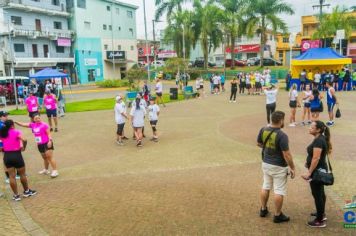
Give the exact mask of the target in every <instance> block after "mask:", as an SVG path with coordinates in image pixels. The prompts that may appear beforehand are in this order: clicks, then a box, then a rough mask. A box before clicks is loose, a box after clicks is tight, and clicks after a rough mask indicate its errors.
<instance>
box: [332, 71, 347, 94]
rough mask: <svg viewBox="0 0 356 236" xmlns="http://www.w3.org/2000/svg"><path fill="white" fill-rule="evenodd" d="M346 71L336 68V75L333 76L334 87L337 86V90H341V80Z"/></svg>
mask: <svg viewBox="0 0 356 236" xmlns="http://www.w3.org/2000/svg"><path fill="white" fill-rule="evenodd" d="M344 73H345V72H344V71H343V70H342V71H340V72H339V70H336V72H335V73H334V77H333V84H332V85H333V87H334V88H335V90H336V91H339V81H340V80H341V81H342V79H343V78H344Z"/></svg>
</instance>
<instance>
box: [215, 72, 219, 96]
mask: <svg viewBox="0 0 356 236" xmlns="http://www.w3.org/2000/svg"><path fill="white" fill-rule="evenodd" d="M213 84H214V94H216V95H217V94H219V90H220V77H219V76H218V75H214V77H213Z"/></svg>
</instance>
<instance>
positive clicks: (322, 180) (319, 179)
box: [312, 155, 334, 185]
mask: <svg viewBox="0 0 356 236" xmlns="http://www.w3.org/2000/svg"><path fill="white" fill-rule="evenodd" d="M326 158H327V159H328V165H329V167H328V170H329V171H327V170H324V169H322V168H319V169H316V170H315V171H314V172H313V175H312V182H314V183H316V184H322V185H333V184H334V175H333V168H332V167H331V164H330V160H329V157H328V155H327V156H326Z"/></svg>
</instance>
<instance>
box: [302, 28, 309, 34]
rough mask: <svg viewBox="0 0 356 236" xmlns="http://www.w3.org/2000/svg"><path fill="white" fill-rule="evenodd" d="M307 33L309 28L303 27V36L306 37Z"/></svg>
mask: <svg viewBox="0 0 356 236" xmlns="http://www.w3.org/2000/svg"><path fill="white" fill-rule="evenodd" d="M308 33H309V27H308V26H304V32H303V34H304V36H308Z"/></svg>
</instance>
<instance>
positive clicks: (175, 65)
mask: <svg viewBox="0 0 356 236" xmlns="http://www.w3.org/2000/svg"><path fill="white" fill-rule="evenodd" d="M187 66H188V60H184V59H183V58H171V59H168V60H167V61H166V66H165V70H166V71H165V72H168V73H174V74H176V73H177V72H180V71H183V70H184V69H185V68H187Z"/></svg>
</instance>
